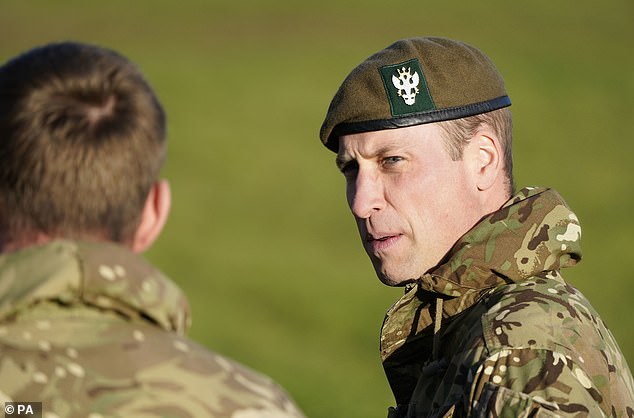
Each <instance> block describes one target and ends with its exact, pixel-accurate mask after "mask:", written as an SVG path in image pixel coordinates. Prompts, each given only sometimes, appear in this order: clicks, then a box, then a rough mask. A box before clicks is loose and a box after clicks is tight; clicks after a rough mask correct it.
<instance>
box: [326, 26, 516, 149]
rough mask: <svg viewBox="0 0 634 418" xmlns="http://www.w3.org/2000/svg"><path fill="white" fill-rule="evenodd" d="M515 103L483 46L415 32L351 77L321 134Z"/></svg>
mask: <svg viewBox="0 0 634 418" xmlns="http://www.w3.org/2000/svg"><path fill="white" fill-rule="evenodd" d="M510 105H511V100H510V99H509V97H508V96H507V94H506V90H505V88H504V80H503V79H502V76H501V75H500V73H499V72H498V71H497V69H496V68H495V66H494V65H493V62H491V60H490V59H489V58H488V57H487V56H486V55H484V54H483V53H482V52H481V51H479V50H477V49H475V48H474V47H472V46H469V45H466V44H464V43H462V42H458V41H453V40H450V39H444V38H410V39H403V40H400V41H397V42H395V43H394V44H392V45H390V46H389V47H387V48H385V49H384V50H382V51H379V52H377V53H376V54H374V55H372V56H370V57H369V58H368V59H366V60H365V61H363V62H362V63H361V64H359V66H357V67H356V68H355V69H354V70H352V72H351V73H350V74H349V75H348V77H346V79H345V80H344V81H343V83H342V84H341V87H339V90H338V91H337V93H336V94H335V96H334V97H333V99H332V102H331V103H330V107H329V108H328V113H327V114H326V119H325V120H324V123H323V124H322V126H321V130H320V133H319V136H320V138H321V141H322V142H323V143H324V145H326V146H327V147H328V148H329V149H330V150H332V151H335V152H337V150H338V147H339V137H340V136H342V135H348V134H353V133H360V132H368V131H379V130H383V129H395V128H403V127H406V126H413V125H420V124H424V123H431V122H440V121H444V120H451V119H459V118H464V117H467V116H473V115H477V114H480V113H485V112H490V111H492V110H496V109H500V108H503V107H506V106H510Z"/></svg>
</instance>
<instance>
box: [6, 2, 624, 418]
mask: <svg viewBox="0 0 634 418" xmlns="http://www.w3.org/2000/svg"><path fill="white" fill-rule="evenodd" d="M633 20H634V3H633V2H632V1H631V0H608V1H605V2H597V1H596V0H592V1H589V0H578V1H574V2H573V1H563V0H562V1H552V0H548V1H547V0H536V1H530V2H509V1H502V0H497V1H483V2H466V1H465V2H458V1H445V2H430V1H400V0H392V1H382V2H379V1H375V0H365V1H348V2H343V1H341V0H321V1H318V2H317V1H316V2H295V1H291V0H271V1H255V0H242V1H213V0H211V1H203V0H182V1H178V2H176V1H166V0H152V1H150V0H141V1H124V0H109V1H102V2H96V1H95V2H90V1H78V0H73V1H61V0H60V1H44V0H33V1H27V0H0V60H2V61H4V60H6V59H7V58H9V57H10V56H13V55H15V54H17V53H19V52H21V51H23V50H25V49H27V48H30V47H32V46H35V45H38V44H42V43H45V42H49V41H54V40H64V39H74V40H81V41H86V42H93V43H99V44H102V45H104V46H108V47H111V48H114V49H116V50H119V51H121V52H122V53H124V54H125V55H127V56H128V57H129V58H131V59H132V60H133V61H135V62H136V63H137V64H138V65H139V66H140V67H141V69H142V70H143V71H144V73H145V74H146V76H147V78H148V79H149V80H150V82H151V83H152V84H153V86H154V87H155V89H156V91H157V93H158V95H159V97H160V98H161V100H162V102H163V103H164V105H165V108H166V109H167V112H168V115H169V141H170V148H169V153H170V154H169V160H168V163H167V165H166V167H165V169H164V175H165V176H166V177H167V178H168V179H169V180H170V181H171V184H172V188H173V193H174V206H173V213H172V217H171V219H170V221H169V223H168V225H167V227H166V230H165V233H164V235H163V236H162V237H161V239H160V240H159V241H158V243H157V244H156V245H155V246H154V247H153V249H152V250H151V251H149V253H148V254H147V257H148V258H149V259H150V260H151V261H153V262H154V263H155V264H156V265H158V266H159V267H160V268H161V269H162V270H164V271H165V272H166V273H167V274H168V275H170V276H171V277H173V278H174V280H175V281H176V282H178V283H179V284H180V286H182V288H183V289H184V290H185V292H186V293H187V294H188V295H189V297H190V302H191V305H192V310H193V315H194V323H193V324H194V325H193V328H192V330H191V333H190V335H191V337H192V338H193V339H195V340H197V341H199V342H200V343H202V344H204V345H205V346H207V347H209V348H210V349H213V350H216V351H219V352H221V353H224V354H226V355H229V356H231V357H233V358H235V359H237V360H239V361H241V362H243V363H245V364H247V365H249V366H251V367H253V368H256V369H258V370H261V371H263V372H265V373H267V374H269V375H271V376H272V377H273V378H275V379H276V380H277V381H278V382H280V383H281V384H282V385H283V386H284V387H285V388H286V389H287V390H288V391H289V392H290V393H291V394H292V396H293V397H294V398H295V399H296V401H297V402H298V403H299V404H300V405H301V407H302V408H303V410H304V411H305V412H306V414H307V415H308V416H310V417H359V418H368V417H383V416H385V415H386V408H387V406H388V405H391V404H392V396H391V394H390V391H389V389H388V387H387V383H386V380H385V377H384V376H383V372H382V369H381V365H380V361H379V356H378V332H379V327H380V325H381V321H382V319H383V315H384V312H385V310H386V309H387V308H388V307H389V305H390V304H391V303H392V302H393V301H394V300H395V299H396V298H397V297H398V296H399V295H400V293H401V290H400V289H392V288H388V287H384V286H383V285H381V284H379V282H378V280H377V279H376V278H375V276H374V273H373V270H372V268H371V266H370V263H369V261H368V260H367V259H366V256H365V254H364V253H363V250H362V248H361V246H360V244H359V243H358V238H357V235H356V230H355V228H354V226H353V222H352V218H351V216H350V215H349V213H348V210H347V207H346V204H345V200H344V190H343V188H344V184H343V179H342V178H341V176H340V175H339V174H338V173H337V171H336V169H335V165H334V155H333V154H331V153H330V152H328V151H327V150H326V149H325V148H323V147H322V145H321V144H320V143H319V140H318V138H317V133H318V129H319V126H320V124H321V121H322V118H323V115H324V114H325V111H326V108H327V105H328V103H329V101H330V98H331V97H332V95H333V93H334V92H335V90H336V89H337V87H338V85H339V83H340V82H341V81H342V79H343V78H344V76H345V75H346V74H347V73H348V72H349V71H350V70H351V69H352V68H353V67H354V66H355V65H356V64H357V63H359V62H360V61H361V60H363V59H364V58H365V57H367V56H368V55H370V54H371V53H373V52H374V51H376V50H378V49H381V48H383V47H385V46H387V45H388V44H390V43H391V42H392V41H394V40H396V39H398V38H402V37H408V36H418V35H440V36H447V37H452V38H456V39H461V40H464V41H467V42H469V43H471V44H473V45H475V46H478V47H480V48H481V49H483V50H484V51H486V53H487V54H488V55H490V56H491V58H492V59H493V60H494V61H495V62H496V64H497V66H498V68H499V70H500V71H501V72H502V73H503V74H504V76H505V80H506V84H507V88H508V91H509V94H510V96H511V99H512V100H513V107H512V110H513V112H514V118H515V144H514V154H515V177H516V183H517V184H518V185H520V186H522V185H547V186H552V187H554V188H556V189H558V190H559V191H560V192H561V193H562V194H563V195H564V197H565V198H566V199H567V200H568V202H569V204H570V205H571V206H572V207H573V209H574V210H575V211H576V212H577V214H578V215H579V218H580V219H581V221H582V226H583V228H584V229H583V231H584V235H583V244H584V254H585V259H584V261H583V262H582V263H581V265H579V266H578V267H576V268H574V269H572V270H570V271H568V272H566V273H565V275H566V277H567V278H568V279H569V281H571V282H572V283H573V284H575V285H576V286H578V287H579V288H580V289H581V290H582V291H583V292H584V293H585V294H586V295H587V296H588V297H589V298H590V300H591V301H592V302H593V304H594V305H595V307H596V308H597V309H598V310H599V312H601V314H602V316H603V319H604V320H605V321H606V322H607V324H608V325H609V326H610V327H611V329H612V331H613V332H614V334H615V335H616V337H617V339H618V340H619V342H620V344H621V347H622V349H623V351H624V352H625V354H626V356H627V358H628V360H629V362H630V364H633V363H634V334H633V332H632V317H633V316H634V313H633V312H634V303H633V297H634V273H632V267H631V265H632V259H633V255H632V234H634V217H633V214H634V198H633V197H632V194H633V192H634V187H633V186H634V184H633V183H634V172H633V158H634V134H633V132H634V126H633V120H634V111H633V109H634V48H633V41H634V29H633V28H634V25H633V24H632V22H633Z"/></svg>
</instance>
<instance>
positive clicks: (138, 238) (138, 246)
mask: <svg viewBox="0 0 634 418" xmlns="http://www.w3.org/2000/svg"><path fill="white" fill-rule="evenodd" d="M171 206H172V193H171V190H170V185H169V183H168V182H167V180H159V181H157V182H156V183H154V184H153V185H152V188H151V189H150V192H149V193H148V195H147V198H146V199H145V206H144V207H143V212H142V213H141V221H140V222H139V226H137V229H136V232H135V234H134V238H133V240H132V244H131V248H132V251H133V252H135V253H141V252H143V251H145V250H147V249H148V248H149V247H150V246H151V245H152V244H153V243H154V241H155V240H156V238H158V236H159V235H160V234H161V231H162V230H163V226H165V222H166V221H167V217H168V215H169V212H170V208H171Z"/></svg>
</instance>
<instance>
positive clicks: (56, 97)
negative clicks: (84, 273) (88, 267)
mask: <svg viewBox="0 0 634 418" xmlns="http://www.w3.org/2000/svg"><path fill="white" fill-rule="evenodd" d="M165 152H166V144H165V113H164V111H163V108H162V106H161V104H160V103H159V101H158V99H157V98H156V95H155V94H154V92H153V90H152V88H151V87H150V86H149V84H148V83H147V82H146V81H145V79H144V77H143V76H142V74H141V72H140V71H139V70H138V69H137V67H136V66H135V65H133V64H132V63H131V62H130V61H128V60H127V59H126V58H125V57H123V56H122V55H120V54H118V53H116V52H114V51H112V50H109V49H106V48H102V47H99V46H94V45H87V44H82V43H76V42H62V43H52V44H48V45H44V46H41V47H38V48H35V49H32V50H30V51H27V52H25V53H24V54H22V55H19V56H17V57H15V58H14V59H12V60H10V61H8V62H7V63H6V64H4V65H3V66H2V67H0V234H3V235H5V240H6V236H8V237H9V238H8V239H9V240H11V239H16V238H18V239H20V238H24V236H25V235H26V234H42V233H43V234H46V235H48V236H51V237H58V238H75V239H81V238H86V237H94V236H98V237H102V238H105V239H109V240H112V241H116V242H126V241H128V240H130V239H131V238H132V237H133V235H134V232H135V230H136V227H137V225H138V223H139V221H140V215H141V213H142V210H143V207H144V204H145V200H146V197H147V195H148V193H149V191H150V188H151V187H152V184H153V183H154V182H155V181H156V179H157V178H158V175H159V171H160V169H161V166H162V164H163V161H164V159H165Z"/></svg>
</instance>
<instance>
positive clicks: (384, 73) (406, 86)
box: [379, 58, 436, 116]
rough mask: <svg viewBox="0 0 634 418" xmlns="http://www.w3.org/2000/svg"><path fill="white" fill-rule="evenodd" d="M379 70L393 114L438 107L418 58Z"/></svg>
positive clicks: (406, 113)
mask: <svg viewBox="0 0 634 418" xmlns="http://www.w3.org/2000/svg"><path fill="white" fill-rule="evenodd" d="M379 72H380V73H381V78H382V79H383V85H384V87H385V92H386V94H387V99H388V101H389V102H390V109H391V111H392V116H400V115H408V114H410V113H418V112H424V111H427V110H433V109H435V108H436V107H435V106H434V102H433V100H432V98H431V95H430V94H429V90H428V88H427V82H426V80H425V74H424V73H423V71H422V70H421V66H420V63H419V62H418V59H416V58H414V59H411V60H409V61H405V62H400V63H398V64H394V65H386V66H384V67H381V68H380V69H379Z"/></svg>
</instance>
